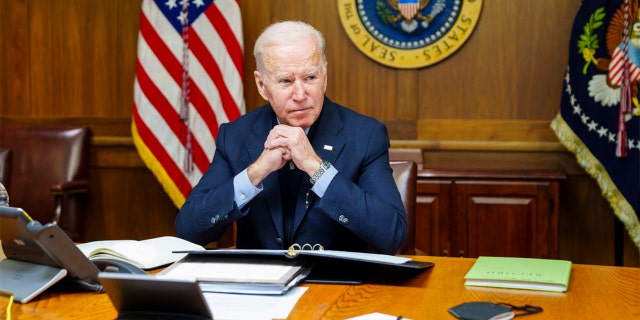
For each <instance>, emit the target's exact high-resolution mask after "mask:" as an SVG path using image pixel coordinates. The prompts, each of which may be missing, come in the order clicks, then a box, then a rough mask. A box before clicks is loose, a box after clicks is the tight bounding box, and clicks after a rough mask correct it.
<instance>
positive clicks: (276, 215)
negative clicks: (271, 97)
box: [247, 105, 284, 239]
mask: <svg viewBox="0 0 640 320" xmlns="http://www.w3.org/2000/svg"><path fill="white" fill-rule="evenodd" d="M273 117H274V114H273V110H272V109H271V105H266V106H265V107H263V109H262V114H261V115H260V116H259V117H258V121H256V123H255V125H254V126H253V128H252V132H253V134H254V139H253V140H252V141H249V142H247V152H248V153H249V156H250V158H251V161H250V162H249V163H248V164H247V167H248V166H249V164H251V163H253V162H255V161H256V160H257V159H258V157H260V154H261V153H262V150H264V141H265V140H266V139H267V136H268V135H269V131H271V128H273ZM262 186H263V190H264V191H263V192H265V194H264V197H262V201H264V207H266V208H267V210H268V211H269V212H268V213H269V215H270V216H271V220H272V221H273V225H274V226H275V227H276V230H277V231H278V236H279V237H280V238H281V239H284V230H283V225H282V219H283V217H282V201H281V199H282V195H281V192H280V178H279V177H278V172H277V171H276V172H272V173H271V174H270V175H268V176H267V177H266V178H265V179H264V180H263V181H262Z"/></svg>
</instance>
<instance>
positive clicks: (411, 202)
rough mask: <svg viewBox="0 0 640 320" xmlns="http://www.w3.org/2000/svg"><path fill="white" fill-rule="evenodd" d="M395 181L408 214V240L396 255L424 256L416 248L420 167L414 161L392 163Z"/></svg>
mask: <svg viewBox="0 0 640 320" xmlns="http://www.w3.org/2000/svg"><path fill="white" fill-rule="evenodd" d="M389 164H390V165H391V169H393V179H394V180H395V182H396V186H397V187H398V191H400V197H401V198H402V204H403V205H404V210H405V211H406V213H407V239H406V240H405V242H404V243H403V244H402V246H400V249H399V250H398V252H397V253H396V254H401V255H424V252H422V251H420V250H419V249H417V248H416V188H417V181H418V165H417V164H416V163H415V162H414V161H412V160H398V161H390V162H389Z"/></svg>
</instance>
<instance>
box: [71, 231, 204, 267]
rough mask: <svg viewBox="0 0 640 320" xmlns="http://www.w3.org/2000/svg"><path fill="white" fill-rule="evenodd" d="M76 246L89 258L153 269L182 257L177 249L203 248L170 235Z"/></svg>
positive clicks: (95, 242) (104, 241)
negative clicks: (122, 262)
mask: <svg viewBox="0 0 640 320" xmlns="http://www.w3.org/2000/svg"><path fill="white" fill-rule="evenodd" d="M78 248H79V249H80V251H82V253H83V254H84V255H85V256H87V258H89V259H116V260H121V261H125V262H128V263H131V264H133V265H135V266H136V267H138V268H141V269H145V270H148V269H153V268H157V267H161V266H164V265H168V264H171V263H173V262H176V261H178V260H180V259H182V258H183V257H184V256H185V254H179V253H173V251H179V250H203V249H204V248H203V247H202V246H200V245H197V244H195V243H192V242H189V241H187V240H184V239H180V238H177V237H172V236H164V237H158V238H152V239H147V240H101V241H92V242H87V243H81V244H79V245H78Z"/></svg>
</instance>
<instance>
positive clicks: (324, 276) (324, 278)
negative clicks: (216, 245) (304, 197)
mask: <svg viewBox="0 0 640 320" xmlns="http://www.w3.org/2000/svg"><path fill="white" fill-rule="evenodd" d="M177 252H179V253H188V255H187V256H186V257H184V258H183V259H182V260H179V261H178V262H176V264H179V263H185V262H188V261H190V259H194V258H196V257H197V259H198V260H199V261H210V262H216V261H218V260H220V259H230V258H233V257H237V258H244V259H246V258H256V259H258V261H259V259H265V260H268V259H278V258H279V259H283V260H296V261H300V263H302V264H304V265H306V266H307V267H308V268H310V273H309V274H308V275H307V276H306V277H305V278H304V279H303V281H304V282H313V283H348V284H361V283H364V282H390V281H391V282H392V281H395V280H402V279H406V278H408V277H412V276H414V275H416V274H418V273H421V272H423V271H425V270H427V269H429V268H431V267H433V263H432V262H425V261H415V260H413V259H411V258H407V257H401V256H392V255H385V254H375V253H362V252H348V251H337V250H324V249H323V248H322V247H321V246H319V245H315V246H312V245H309V244H305V245H303V246H300V245H297V244H295V245H292V246H291V247H290V248H289V249H288V250H270V249H255V250H254V249H209V250H192V251H177Z"/></svg>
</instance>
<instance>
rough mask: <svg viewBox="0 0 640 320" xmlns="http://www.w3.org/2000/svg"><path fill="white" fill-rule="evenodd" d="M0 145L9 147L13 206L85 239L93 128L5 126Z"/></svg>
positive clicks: (78, 239)
mask: <svg viewBox="0 0 640 320" xmlns="http://www.w3.org/2000/svg"><path fill="white" fill-rule="evenodd" d="M0 134H1V135H0V137H1V139H0V147H2V148H8V149H10V150H11V156H12V166H11V172H10V179H9V180H8V181H9V183H8V185H7V184H5V187H6V188H7V191H8V192H9V197H10V200H9V201H10V202H9V204H10V205H11V206H12V207H21V208H23V209H24V210H25V211H26V212H27V213H28V214H29V215H30V216H31V218H33V219H34V220H37V221H39V222H41V223H42V224H45V223H48V222H55V223H57V224H59V225H60V227H61V228H62V229H63V230H64V231H65V232H66V233H67V234H68V235H69V237H71V239H73V240H75V241H81V240H82V234H81V233H82V229H83V222H84V221H83V218H84V214H85V212H84V211H85V207H86V198H87V196H88V190H89V144H90V135H91V132H90V129H89V128H87V127H83V126H53V125H19V124H11V125H3V126H2V129H1V131H0Z"/></svg>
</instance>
